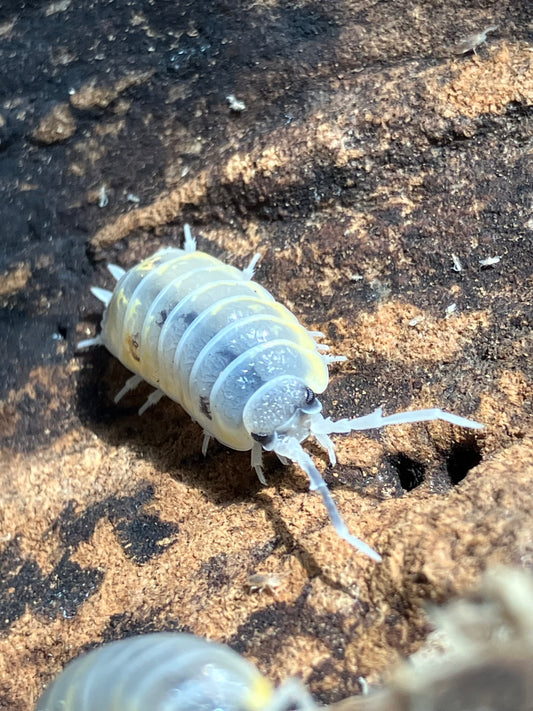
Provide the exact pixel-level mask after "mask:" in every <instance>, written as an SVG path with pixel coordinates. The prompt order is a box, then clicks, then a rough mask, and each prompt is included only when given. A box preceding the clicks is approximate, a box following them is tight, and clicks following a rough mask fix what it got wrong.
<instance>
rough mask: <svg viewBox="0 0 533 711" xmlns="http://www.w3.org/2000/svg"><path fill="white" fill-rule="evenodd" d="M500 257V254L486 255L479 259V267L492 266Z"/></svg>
mask: <svg viewBox="0 0 533 711" xmlns="http://www.w3.org/2000/svg"><path fill="white" fill-rule="evenodd" d="M500 259H501V256H500V255H499V256H497V257H486V258H485V259H480V260H479V266H480V267H493V266H494V265H495V264H498V262H499V261H500Z"/></svg>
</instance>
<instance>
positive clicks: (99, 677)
mask: <svg viewBox="0 0 533 711" xmlns="http://www.w3.org/2000/svg"><path fill="white" fill-rule="evenodd" d="M295 706H296V708H298V709H302V710H303V711H312V710H313V711H315V710H316V709H317V707H316V705H315V704H314V702H313V700H312V699H311V696H310V695H309V694H308V692H307V691H306V689H305V688H304V686H303V684H302V683H301V682H300V681H299V680H298V679H296V678H292V679H287V680H286V681H285V682H284V683H283V684H281V685H280V686H278V687H277V688H274V687H273V685H272V684H271V683H270V681H269V680H268V679H267V678H266V677H265V676H263V675H262V674H261V673H260V672H259V670H258V669H257V668H256V667H255V666H254V665H253V664H251V663H250V662H248V661H246V659H244V658H243V657H241V656H240V655H239V654H237V652H234V651H233V650H231V649H230V648H229V647H226V646H225V645H223V644H218V643H216V642H210V641H208V640H206V639H202V638H200V637H195V636H194V635H192V634H186V633H183V632H156V633H153V634H146V635H140V636H138V637H130V638H128V639H122V640H119V641H118V642H111V643H109V644H105V645H103V646H102V647H98V648H97V649H93V650H92V651H90V652H88V653H87V654H85V655H83V656H81V657H78V658H77V659H75V660H74V661H72V662H70V663H69V664H67V666H66V667H65V669H64V670H63V671H62V672H61V674H59V676H58V677H57V678H56V679H55V680H54V681H53V682H52V683H51V684H50V686H49V687H48V688H47V689H46V691H45V692H44V694H43V695H42V697H41V699H40V700H39V703H38V704H37V709H36V711H115V710H119V709H120V711H135V710H136V709H143V710H144V711H284V709H289V708H294V707H295Z"/></svg>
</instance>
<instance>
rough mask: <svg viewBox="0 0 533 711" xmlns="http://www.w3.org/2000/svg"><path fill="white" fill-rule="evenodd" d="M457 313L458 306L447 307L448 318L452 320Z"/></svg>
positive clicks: (454, 304)
mask: <svg viewBox="0 0 533 711" xmlns="http://www.w3.org/2000/svg"><path fill="white" fill-rule="evenodd" d="M456 311H457V304H456V303H453V304H450V305H449V306H447V307H446V318H450V316H451V315H452V314H454V313H455V312H456Z"/></svg>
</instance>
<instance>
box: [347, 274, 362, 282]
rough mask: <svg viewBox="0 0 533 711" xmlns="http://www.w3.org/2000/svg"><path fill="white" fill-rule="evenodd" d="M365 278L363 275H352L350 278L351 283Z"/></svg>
mask: <svg viewBox="0 0 533 711" xmlns="http://www.w3.org/2000/svg"><path fill="white" fill-rule="evenodd" d="M363 279H364V276H363V275H362V274H352V275H351V276H350V281H362V280H363Z"/></svg>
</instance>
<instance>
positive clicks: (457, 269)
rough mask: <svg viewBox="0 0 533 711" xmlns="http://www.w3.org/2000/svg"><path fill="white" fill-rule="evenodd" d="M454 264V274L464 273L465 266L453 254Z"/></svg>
mask: <svg viewBox="0 0 533 711" xmlns="http://www.w3.org/2000/svg"><path fill="white" fill-rule="evenodd" d="M452 262H453V267H452V269H453V271H454V272H462V271H463V265H462V264H461V260H460V259H459V257H458V256H457V255H456V254H452Z"/></svg>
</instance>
